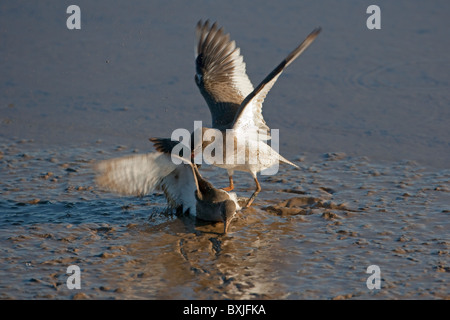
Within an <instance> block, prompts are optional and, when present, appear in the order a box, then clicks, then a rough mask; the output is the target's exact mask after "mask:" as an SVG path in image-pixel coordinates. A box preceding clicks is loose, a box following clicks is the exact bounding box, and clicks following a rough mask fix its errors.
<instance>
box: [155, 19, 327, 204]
mask: <svg viewBox="0 0 450 320" xmlns="http://www.w3.org/2000/svg"><path fill="white" fill-rule="evenodd" d="M320 32H321V29H320V28H317V29H315V30H313V31H312V32H311V33H310V34H309V35H308V36H307V37H306V39H305V40H304V41H303V42H302V43H301V44H300V45H299V46H298V47H297V48H295V49H294V50H293V51H292V52H291V53H289V55H288V56H287V57H286V58H285V59H284V60H283V61H282V62H281V63H280V64H279V65H278V66H277V67H276V68H275V69H274V70H272V72H270V73H269V75H267V76H266V78H265V79H264V80H263V81H262V82H261V83H260V84H259V85H258V86H257V87H256V88H253V85H252V83H251V81H250V79H249V77H248V76H247V74H246V69H245V63H244V59H243V57H242V55H241V54H240V49H239V48H238V47H236V44H235V42H234V41H231V40H230V35H229V34H225V33H224V31H223V29H222V28H218V26H217V23H214V24H212V25H210V23H209V21H208V20H207V21H206V22H204V23H203V22H202V21H199V22H198V23H197V29H196V36H197V46H196V59H195V64H196V74H195V82H196V84H197V86H198V88H199V90H200V93H201V94H202V96H203V97H204V99H205V100H206V103H207V104H208V107H209V110H210V113H211V117H212V128H206V127H202V128H201V129H199V130H198V132H196V131H194V132H192V134H191V141H190V148H191V149H190V150H191V159H192V160H193V162H194V159H198V158H197V155H198V154H200V153H201V154H202V156H203V160H204V161H205V162H206V163H208V164H212V165H215V166H218V167H221V168H224V169H226V170H227V173H228V177H229V183H230V184H229V187H227V188H224V190H226V191H231V190H233V188H234V183H233V174H234V171H245V172H249V173H250V174H251V175H252V177H253V179H254V181H255V184H256V189H255V191H254V192H253V194H252V196H251V197H250V198H249V200H248V202H247V204H246V205H245V206H246V207H248V206H250V205H251V204H252V202H253V200H254V199H255V198H256V196H257V195H258V193H259V192H260V191H261V186H260V184H259V182H258V178H257V173H258V172H261V171H263V170H265V169H268V168H271V167H273V166H275V165H278V164H279V163H280V162H282V163H287V164H289V165H292V166H294V167H298V166H296V165H295V164H293V163H292V162H290V161H288V160H287V159H285V158H284V157H282V156H281V155H280V154H279V153H278V152H277V151H275V150H274V149H273V148H272V147H271V146H269V145H268V144H267V143H266V141H268V140H270V139H271V135H270V133H269V131H270V129H269V127H268V126H267V124H266V122H265V120H264V118H263V115H262V104H263V102H264V99H265V97H266V95H267V93H268V92H269V91H270V89H271V88H272V86H273V85H274V84H275V82H276V81H277V79H278V77H279V76H280V75H281V73H282V72H283V71H284V69H285V68H286V67H287V66H288V65H290V64H291V63H292V62H293V61H294V60H295V59H296V58H298V57H299V56H300V55H301V54H302V53H303V52H304V51H305V49H306V48H308V47H309V45H310V44H311V43H312V42H313V41H314V40H315V39H316V37H317V36H318V35H319V33H320ZM206 133H208V136H211V137H214V140H212V139H210V140H208V139H204V137H205V134H206ZM196 135H197V137H198V135H200V139H195V137H196ZM218 137H219V138H218ZM150 140H151V141H152V142H153V143H154V146H155V148H156V149H157V150H158V151H160V152H166V153H172V150H173V149H174V147H175V146H176V145H177V144H178V143H179V142H177V141H172V140H171V139H167V138H150ZM213 142H214V143H218V144H217V146H218V147H216V148H214V150H215V153H214V154H212V153H209V154H208V153H205V152H204V151H205V149H206V148H208V146H210V144H212V143H213ZM220 146H221V148H222V150H220ZM228 146H231V147H230V148H228ZM210 147H211V146H210ZM242 150H244V152H242ZM218 151H219V155H218V154H217V152H218ZM220 155H221V156H220ZM182 156H184V157H186V155H182ZM195 162H196V163H197V160H195Z"/></svg>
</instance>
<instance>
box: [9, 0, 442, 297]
mask: <svg viewBox="0 0 450 320" xmlns="http://www.w3.org/2000/svg"><path fill="white" fill-rule="evenodd" d="M378 2H379V5H380V7H381V10H382V29H381V30H375V31H369V30H368V29H367V28H366V19H367V17H368V15H367V14H366V13H365V12H366V8H367V6H369V5H370V4H373V3H372V2H369V1H345V2H340V3H339V6H337V5H336V4H335V2H334V1H328V0H327V1H325V0H323V1H318V2H311V3H303V2H295V3H293V2H273V1H268V2H266V3H264V2H259V4H258V6H257V7H255V5H254V4H253V3H252V2H242V1H239V2H237V1H236V2H233V1H226V2H222V3H219V2H210V1H189V3H187V2H180V1H173V2H171V3H170V4H167V3H166V2H161V3H160V4H158V3H154V2H152V3H149V2H148V1H133V6H130V4H129V2H125V1H116V2H114V5H111V4H110V2H108V1H96V2H95V3H93V2H92V1H83V0H79V1H77V5H79V6H80V8H81V10H82V29H81V30H78V31H69V30H67V28H66V19H67V17H68V15H67V14H66V7H67V6H66V4H63V3H60V2H59V1H51V0H48V1H39V3H36V4H34V3H30V4H28V3H27V4H23V3H18V2H16V1H12V0H4V1H2V2H1V4H0V33H1V36H0V39H1V43H2V45H1V46H0V56H1V57H2V59H0V92H1V94H0V250H1V259H0V298H2V299H83V298H93V299H109V298H112V299H228V298H229V299H317V298H318V299H349V298H354V299H412V298H419V299H441V298H447V299H448V298H450V289H449V286H448V283H449V279H450V259H449V250H450V248H449V246H450V236H449V234H450V224H449V214H450V193H449V192H450V185H449V181H450V171H449V170H450V167H449V163H450V130H449V126H448V123H449V120H450V108H449V106H450V90H449V84H450V60H449V58H448V51H449V49H450V48H449V42H448V41H445V40H443V39H447V38H448V30H449V27H450V25H449V20H448V13H449V12H450V2H448V1H443V0H442V1H438V0H437V1H433V4H428V3H425V2H423V1H410V0H408V1H406V0H405V1H395V2H392V1H378ZM236 7H239V10H236ZM206 18H210V19H211V20H213V21H215V20H217V21H218V22H219V24H221V25H223V26H224V28H225V30H226V31H227V32H230V33H231V37H232V38H233V39H235V40H236V42H237V45H238V46H239V47H240V48H241V52H242V54H243V55H244V59H245V62H246V64H247V71H248V74H249V76H250V78H251V80H252V82H253V84H254V85H257V84H258V81H259V80H261V79H263V78H264V77H265V76H266V75H267V73H268V72H270V71H271V70H272V68H273V67H274V66H276V65H277V64H278V63H279V62H280V61H281V59H283V58H284V57H285V56H286V54H287V53H288V52H289V51H290V50H291V49H292V48H294V47H295V46H296V45H297V44H298V43H299V42H300V41H301V40H303V38H304V37H305V36H306V35H307V34H308V33H309V32H310V31H312V30H313V29H314V28H315V27H317V26H322V28H323V31H322V33H321V34H320V36H319V37H318V38H317V41H315V43H313V44H312V45H311V47H310V48H308V50H307V51H305V53H304V54H303V55H302V56H301V57H300V58H299V59H298V61H295V63H293V64H292V65H290V66H289V68H288V70H286V71H285V72H284V73H283V75H282V76H281V77H280V78H279V80H278V81H277V84H276V85H275V86H274V88H273V89H272V90H271V92H270V94H269V95H268V97H267V99H266V101H265V103H264V110H263V112H264V117H265V119H266V121H267V123H268V125H269V126H270V127H271V128H274V129H279V130H280V152H281V154H282V155H283V156H285V157H286V158H288V159H289V160H292V161H294V162H295V163H296V164H297V165H299V167H300V168H299V169H293V168H290V167H287V166H281V168H280V172H279V173H278V174H277V175H275V176H270V177H264V176H262V177H261V179H260V181H261V186H262V192H261V193H260V194H259V196H258V198H257V199H256V201H255V203H254V205H253V206H252V207H251V208H249V209H245V210H242V211H241V212H239V213H238V215H237V218H236V219H235V220H234V221H233V222H232V224H231V226H230V232H229V234H227V235H222V234H221V233H220V232H221V230H222V228H223V226H222V225H221V224H220V223H217V224H208V223H201V222H197V221H194V220H193V219H191V218H189V217H177V216H175V215H174V214H172V213H171V212H169V211H167V210H166V209H165V199H164V197H163V196H162V195H161V194H153V195H148V196H146V197H143V198H134V197H119V196H117V195H114V194H110V193H107V192H104V191H102V190H99V189H98V188H97V187H96V186H95V185H94V182H93V181H94V180H93V179H94V172H93V171H92V165H93V164H94V163H95V161H98V160H103V159H109V158H113V157H119V156H123V155H127V154H130V153H145V152H151V151H153V149H152V146H151V144H150V143H149V141H148V138H149V137H154V136H170V134H171V132H172V130H174V129H176V128H186V129H188V130H192V129H193V121H194V120H202V121H204V123H205V124H206V125H207V124H209V123H210V115H209V112H208V110H207V107H206V105H205V102H204V101H203V99H202V97H201V95H200V94H199V92H198V89H197V88H196V87H195V84H194V81H193V78H194V61H193V55H194V54H193V47H194V35H195V33H194V30H195V29H194V27H195V24H196V22H197V21H198V20H199V19H206ZM201 172H202V173H203V174H204V175H205V176H206V177H207V178H208V179H210V180H211V181H212V182H213V184H214V185H215V186H217V187H224V186H226V184H227V181H228V179H227V176H226V174H225V172H224V170H220V169H219V168H210V167H206V166H205V167H202V170H201ZM235 184H236V191H237V192H238V195H239V196H243V197H244V196H249V195H250V194H251V192H252V190H253V187H254V183H253V180H252V179H251V177H250V175H248V174H245V173H238V174H236V176H235ZM69 265H78V266H79V267H80V269H81V289H80V290H69V289H68V288H67V286H66V280H67V278H68V277H69V275H68V274H66V269H67V267H68V266H69ZM370 265H378V266H379V267H380V270H381V289H375V290H370V289H368V288H367V286H366V280H367V278H368V277H369V276H370V274H367V273H366V270H367V267H368V266H370Z"/></svg>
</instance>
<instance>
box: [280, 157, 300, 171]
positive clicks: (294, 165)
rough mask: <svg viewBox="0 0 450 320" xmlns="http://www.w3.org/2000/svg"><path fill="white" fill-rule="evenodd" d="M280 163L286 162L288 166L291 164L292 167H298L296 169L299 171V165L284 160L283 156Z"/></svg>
mask: <svg viewBox="0 0 450 320" xmlns="http://www.w3.org/2000/svg"><path fill="white" fill-rule="evenodd" d="M280 161H281V162H284V163H287V164H290V165H291V166H293V167H296V168H297V169H298V165H296V164H294V163H292V162H290V161H289V160H287V159H285V158H284V157H283V156H281V155H280Z"/></svg>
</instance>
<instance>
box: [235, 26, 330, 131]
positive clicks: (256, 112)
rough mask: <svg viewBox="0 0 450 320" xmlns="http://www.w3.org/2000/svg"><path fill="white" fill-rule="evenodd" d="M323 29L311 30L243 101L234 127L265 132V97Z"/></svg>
mask: <svg viewBox="0 0 450 320" xmlns="http://www.w3.org/2000/svg"><path fill="white" fill-rule="evenodd" d="M320 31H321V29H320V28H317V29H314V31H313V32H311V33H310V34H309V35H308V36H307V37H306V39H305V40H304V41H303V42H302V43H301V44H300V45H299V46H298V47H297V48H295V49H294V50H293V51H292V52H291V53H290V54H289V55H288V56H287V57H286V58H285V59H284V60H283V61H282V62H281V63H280V64H279V65H278V66H277V67H276V68H275V69H274V70H273V71H272V72H271V73H270V74H269V75H268V76H267V77H266V78H265V79H264V80H263V81H262V82H261V83H260V84H259V85H258V86H257V87H256V88H255V90H253V91H252V92H251V93H250V94H249V95H248V96H247V97H246V98H245V99H244V101H243V102H242V104H241V106H240V107H239V110H238V111H237V113H236V117H235V119H234V122H233V129H239V130H252V129H253V130H255V129H256V130H258V131H261V133H263V134H264V133H265V132H266V130H268V129H269V128H268V127H267V125H266V123H265V121H264V118H263V116H262V105H263V102H264V99H265V98H266V96H267V94H268V93H269V91H270V89H271V88H272V87H273V85H274V84H275V82H276V81H277V79H278V77H279V76H280V75H281V73H282V72H283V70H284V69H285V68H286V67H287V66H288V65H290V64H291V63H292V62H293V61H294V60H295V59H297V58H298V57H299V56H300V55H301V54H302V53H303V52H304V51H305V49H306V48H308V47H309V45H310V44H311V43H312V42H313V41H314V40H315V38H316V37H317V36H318V35H319V33H320Z"/></svg>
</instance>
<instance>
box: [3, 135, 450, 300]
mask: <svg viewBox="0 0 450 320" xmlns="http://www.w3.org/2000/svg"><path fill="white" fill-rule="evenodd" d="M32 144H33V142H20V143H11V144H6V145H5V144H3V145H2V146H3V150H4V151H3V152H2V159H1V160H0V161H1V162H0V163H1V166H2V175H1V180H2V183H1V185H0V187H1V191H2V200H1V202H0V207H1V211H2V215H1V220H0V227H1V229H2V232H1V239H0V241H1V243H2V247H1V251H2V259H1V262H0V278H1V279H2V281H1V290H0V294H1V298H3V299H37V298H42V299H55V298H58V299H72V298H73V299H78V298H92V299H105V298H106V299H109V298H113V299H347V298H356V299H441V298H447V299H448V298H450V296H449V289H448V279H449V274H450V264H449V249H450V239H449V236H448V235H449V233H448V230H449V229H450V225H449V219H448V217H449V213H450V201H449V200H450V193H449V192H450V185H449V183H448V181H449V180H450V170H448V169H445V170H440V171H430V170H429V169H427V168H425V167H423V166H420V165H418V164H417V163H415V162H412V161H411V162H394V163H389V164H383V165H380V164H376V163H372V162H371V161H370V160H369V159H368V158H353V157H349V156H347V155H345V154H343V153H341V154H334V153H333V154H324V155H321V156H319V157H317V156H314V155H311V154H306V155H301V156H299V157H297V159H296V160H297V161H295V163H297V164H298V165H299V166H300V169H291V168H287V167H283V168H282V170H281V171H280V172H279V173H278V174H277V175H276V176H270V177H263V178H261V184H262V188H263V190H262V192H261V194H260V195H259V197H258V198H257V200H256V202H255V204H254V205H253V206H252V207H250V208H248V209H244V210H242V211H240V212H239V213H238V215H237V218H236V219H235V220H233V222H232V224H231V226H230V232H229V234H227V235H222V234H221V231H222V228H223V226H222V224H221V223H216V224H209V223H202V222H198V221H195V220H193V219H192V218H189V217H177V216H175V215H174V214H173V213H170V212H168V211H167V210H166V209H165V198H164V197H163V196H162V195H161V194H154V195H150V196H146V197H143V198H135V197H118V196H116V195H113V194H109V193H107V192H103V191H101V190H98V188H97V187H96V186H95V185H94V182H93V181H94V179H93V177H94V176H93V175H94V173H93V171H92V164H93V163H94V159H99V158H100V159H102V158H103V159H104V158H111V157H116V156H121V155H124V154H130V152H131V153H132V152H133V150H129V149H128V148H126V147H125V146H121V147H119V148H108V147H106V146H104V144H101V143H99V144H98V145H97V146H95V147H92V148H89V147H86V148H84V149H78V150H74V149H72V150H67V149H65V148H60V149H53V150H52V149H48V150H42V151H35V152H28V153H24V150H27V149H28V147H29V146H30V145H32ZM202 172H203V173H204V175H205V176H206V177H208V178H209V179H210V180H211V181H212V182H213V183H214V184H215V185H216V186H221V185H224V181H225V182H226V175H225V173H224V172H222V171H219V170H216V169H214V168H207V169H204V170H202ZM236 185H237V188H238V190H239V191H240V193H239V194H240V195H242V196H249V195H250V194H251V192H252V188H253V181H252V179H251V177H250V175H245V174H242V175H237V176H236ZM224 186H225V185H224ZM72 264H75V265H78V266H79V267H80V268H81V281H82V282H81V286H82V289H81V290H69V289H68V288H67V286H66V280H67V278H68V276H69V275H68V274H66V268H67V267H68V266H69V265H72ZM373 264H375V265H378V266H379V267H380V269H381V279H382V280H381V289H379V290H369V289H368V288H367V287H366V280H367V277H368V276H369V275H368V274H366V269H367V267H368V266H369V265H373Z"/></svg>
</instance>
